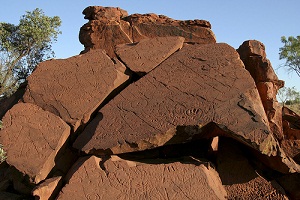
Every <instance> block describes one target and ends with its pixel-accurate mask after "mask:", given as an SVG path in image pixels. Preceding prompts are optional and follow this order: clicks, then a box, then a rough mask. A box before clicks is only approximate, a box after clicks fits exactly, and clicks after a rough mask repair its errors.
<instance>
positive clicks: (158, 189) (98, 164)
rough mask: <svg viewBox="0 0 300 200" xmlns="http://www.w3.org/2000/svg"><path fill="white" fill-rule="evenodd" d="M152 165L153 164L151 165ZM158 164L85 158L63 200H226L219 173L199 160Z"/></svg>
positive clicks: (78, 164) (77, 166)
mask: <svg viewBox="0 0 300 200" xmlns="http://www.w3.org/2000/svg"><path fill="white" fill-rule="evenodd" d="M149 162H151V161H149ZM155 162H156V163H155V164H146V163H137V162H133V161H126V160H122V159H120V158H118V157H116V156H114V157H112V158H111V159H109V160H106V161H103V160H101V159H100V158H97V157H95V156H92V157H90V158H88V159H86V158H82V159H81V160H80V161H79V162H78V163H77V164H76V165H75V167H74V168H73V170H71V171H70V173H72V176H71V178H70V180H69V181H68V183H67V185H66V186H65V187H64V188H63V189H62V192H61V193H60V195H59V197H58V200H63V199H66V200H67V199H80V200H81V199H225V197H226V191H225V190H224V188H223V186H222V184H221V182H220V178H219V176H218V173H217V172H216V171H215V170H214V169H213V168H211V167H206V166H205V165H204V164H203V163H201V162H200V161H196V160H193V161H192V160H190V161H187V162H186V163H184V162H170V163H169V161H168V163H163V160H155Z"/></svg>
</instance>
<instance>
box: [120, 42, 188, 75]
mask: <svg viewBox="0 0 300 200" xmlns="http://www.w3.org/2000/svg"><path fill="white" fill-rule="evenodd" d="M183 42H184V38H183V37H156V38H151V39H149V38H148V39H144V40H141V41H140V42H138V43H135V44H121V45H118V46H117V47H116V54H117V55H118V57H119V58H120V59H121V60H122V61H123V62H124V63H125V64H126V66H127V67H128V68H130V69H131V70H132V71H134V72H136V73H138V74H140V75H142V74H145V73H148V72H150V71H151V70H153V69H154V68H155V67H156V66H158V65H159V64H160V63H162V62H163V61H164V60H165V59H167V58H168V57H169V56H170V55H172V54H173V53H174V52H176V51H177V50H179V49H181V48H182V46H183Z"/></svg>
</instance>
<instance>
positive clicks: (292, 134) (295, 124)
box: [282, 107, 300, 140]
mask: <svg viewBox="0 0 300 200" xmlns="http://www.w3.org/2000/svg"><path fill="white" fill-rule="evenodd" d="M282 120H283V131H284V134H285V136H286V137H287V138H288V139H294V140H300V116H299V115H297V114H296V113H295V112H293V111H292V110H290V109H288V108H287V107H283V108H282Z"/></svg>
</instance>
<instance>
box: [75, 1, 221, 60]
mask: <svg viewBox="0 0 300 200" xmlns="http://www.w3.org/2000/svg"><path fill="white" fill-rule="evenodd" d="M83 14H84V15H85V18H86V19H89V22H88V23H86V24H85V25H83V26H82V27H81V29H80V33H79V40H80V42H81V43H82V44H83V45H84V47H85V50H84V52H87V51H89V50H90V49H105V50H106V52H107V54H108V55H109V56H111V57H114V56H115V52H114V47H115V46H116V45H118V44H124V43H133V42H138V41H140V40H142V39H146V38H155V37H166V36H181V37H184V38H185V40H186V42H195V43H201V44H207V43H215V42H216V40H215V36H214V34H213V32H212V31H211V25H210V23H209V22H208V21H205V20H186V21H180V20H174V19H171V18H168V17H166V16H163V15H156V14H145V15H141V14H133V15H130V16H127V15H128V14H127V12H126V11H124V10H122V9H119V8H106V7H101V6H91V7H88V8H86V9H85V10H84V11H83Z"/></svg>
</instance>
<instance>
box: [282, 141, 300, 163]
mask: <svg viewBox="0 0 300 200" xmlns="http://www.w3.org/2000/svg"><path fill="white" fill-rule="evenodd" d="M281 147H282V148H283V150H284V152H285V153H286V155H288V156H289V157H291V158H293V159H294V160H295V161H296V162H297V163H298V164H300V140H293V139H284V140H283V141H281Z"/></svg>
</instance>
